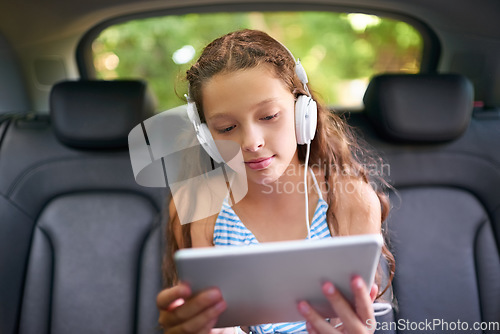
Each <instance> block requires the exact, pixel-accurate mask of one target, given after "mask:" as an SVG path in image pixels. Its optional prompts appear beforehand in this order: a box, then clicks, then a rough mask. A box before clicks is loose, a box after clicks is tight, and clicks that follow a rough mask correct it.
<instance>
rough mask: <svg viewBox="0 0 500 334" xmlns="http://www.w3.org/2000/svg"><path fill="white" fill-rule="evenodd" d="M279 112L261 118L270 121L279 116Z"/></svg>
mask: <svg viewBox="0 0 500 334" xmlns="http://www.w3.org/2000/svg"><path fill="white" fill-rule="evenodd" d="M278 114H279V113H276V114H274V115H269V116H266V117H264V118H261V120H264V121H270V120H272V119H273V118H275V117H277V116H278Z"/></svg>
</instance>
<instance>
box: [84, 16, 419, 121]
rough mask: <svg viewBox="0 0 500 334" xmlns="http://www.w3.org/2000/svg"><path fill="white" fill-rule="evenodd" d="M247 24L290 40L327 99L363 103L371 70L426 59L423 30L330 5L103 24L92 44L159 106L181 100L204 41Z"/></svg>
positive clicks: (106, 75) (97, 61)
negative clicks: (332, 8)
mask: <svg viewBox="0 0 500 334" xmlns="http://www.w3.org/2000/svg"><path fill="white" fill-rule="evenodd" d="M242 28H251V29H260V30H263V31H266V32H267V33H269V34H270V35H271V36H273V37H275V38H277V39H278V40H280V41H281V42H282V43H283V44H285V45H286V46H287V47H288V48H289V49H290V50H291V51H292V52H293V53H294V55H295V56H296V57H299V58H300V59H301V61H302V63H303V64H304V67H305V68H306V70H307V73H308V76H309V78H310V80H311V83H312V88H313V90H314V91H315V92H316V93H317V94H318V95H319V96H320V97H321V98H322V99H323V100H324V101H325V102H327V103H328V104H330V105H348V106H349V105H351V106H355V105H359V104H360V103H361V94H362V92H363V91H364V88H365V87H366V84H367V83H368V80H369V78H370V77H371V76H373V75H375V74H377V73H382V72H407V73H416V72H418V70H419V66H420V61H421V54H422V47H423V45H422V38H421V37H420V35H419V33H418V32H417V31H416V30H415V29H414V28H413V27H411V26H410V25H408V24H406V23H404V22H401V21H396V20H392V19H386V18H378V17H375V16H371V15H363V14H348V13H333V12H276V13H274V12H273V13H267V12H266V13H260V12H250V13H217V14H188V15H182V16H165V17H157V18H148V19H139V20H133V21H129V22H126V23H123V24H119V25H115V26H112V27H109V28H107V29H105V30H104V31H103V32H102V33H101V34H100V35H99V36H98V38H97V39H96V40H95V41H94V43H93V45H92V48H93V54H94V65H95V68H96V73H97V76H98V78H102V79H116V78H142V79H144V80H146V81H147V82H148V83H149V85H150V87H151V88H152V90H153V91H154V93H155V95H156V96H157V98H158V102H159V103H158V107H159V108H158V109H159V111H161V110H165V109H168V108H171V107H174V106H177V105H179V104H182V103H184V101H183V99H182V98H181V97H182V95H183V94H184V93H185V92H186V90H187V84H186V82H185V80H184V76H185V72H186V70H187V69H188V68H189V67H190V65H191V64H192V63H193V62H194V61H195V59H196V58H197V57H198V56H199V54H200V52H201V50H202V48H203V47H204V46H205V45H206V44H207V43H209V42H210V41H212V40H213V39H215V38H217V37H219V36H221V35H223V34H225V33H227V32H230V31H233V30H237V29H242ZM176 51H177V52H176ZM174 54H176V55H177V56H178V57H177V58H176V61H174V57H173V56H174Z"/></svg>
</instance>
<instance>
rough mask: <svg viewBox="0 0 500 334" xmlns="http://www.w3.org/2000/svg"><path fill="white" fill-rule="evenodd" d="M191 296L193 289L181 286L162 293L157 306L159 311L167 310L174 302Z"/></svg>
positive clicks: (157, 300) (157, 299)
mask: <svg viewBox="0 0 500 334" xmlns="http://www.w3.org/2000/svg"><path fill="white" fill-rule="evenodd" d="M189 296H191V289H190V288H189V286H187V285H186V284H179V285H177V286H174V287H173V288H170V289H165V290H163V291H161V292H160V293H159V294H158V296H157V297H156V305H157V306H158V308H159V309H163V310H166V309H168V307H169V306H170V304H172V303H173V302H174V301H176V300H178V299H185V298H188V297H189Z"/></svg>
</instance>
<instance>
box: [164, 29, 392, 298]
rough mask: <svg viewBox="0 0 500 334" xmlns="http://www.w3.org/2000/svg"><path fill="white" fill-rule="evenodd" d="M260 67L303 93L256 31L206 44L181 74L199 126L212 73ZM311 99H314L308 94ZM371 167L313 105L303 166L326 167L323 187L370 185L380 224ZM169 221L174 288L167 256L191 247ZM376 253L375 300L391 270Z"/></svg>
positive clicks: (275, 47) (350, 135) (277, 48)
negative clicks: (380, 274) (313, 123)
mask: <svg viewBox="0 0 500 334" xmlns="http://www.w3.org/2000/svg"><path fill="white" fill-rule="evenodd" d="M262 64H268V65H271V66H270V67H271V68H272V69H273V71H274V74H275V75H276V76H277V77H278V78H280V79H281V80H283V82H284V83H285V85H286V86H287V87H288V88H289V89H290V92H291V93H293V94H294V95H295V97H297V96H298V95H301V94H308V93H307V92H306V91H305V89H304V87H303V84H302V83H301V82H300V80H299V78H298V77H297V75H296V74H295V60H294V59H293V57H292V55H291V54H290V52H289V51H288V50H287V49H286V48H285V47H284V46H283V45H282V44H281V43H280V42H278V41H276V40H275V39H273V38H272V37H270V36H269V35H268V34H266V33H264V32H262V31H257V30H248V29H246V30H240V31H236V32H232V33H229V34H227V35H224V36H222V37H220V38H218V39H216V40H214V41H213V42H211V43H210V44H208V45H207V46H206V47H205V49H204V50H203V52H202V54H201V56H200V58H199V59H198V61H197V62H196V63H195V64H194V65H193V66H192V67H191V68H190V69H189V70H188V71H187V80H188V81H189V87H190V89H189V91H190V92H189V94H190V98H191V99H192V100H193V101H194V102H195V103H196V105H197V108H198V112H199V114H200V119H201V120H202V122H203V121H204V112H203V104H202V89H203V84H204V83H205V82H207V81H208V80H209V79H210V78H212V77H213V76H214V75H216V74H221V73H232V72H235V71H239V70H243V69H250V68H254V67H256V66H259V65H262ZM312 95H313V98H315V96H314V94H312ZM315 100H316V98H315ZM316 101H317V100H316ZM297 147H298V156H299V160H300V161H301V162H302V163H304V161H305V155H306V148H305V145H299V146H297ZM374 162H375V164H374ZM376 162H377V161H376V160H375V159H374V158H372V157H371V154H368V152H367V150H366V149H364V148H362V147H361V145H360V143H359V141H358V140H357V139H356V136H355V135H354V132H353V130H352V129H351V128H350V127H349V126H348V125H347V124H346V123H345V121H344V120H343V119H342V118H341V117H340V116H339V115H337V114H335V113H333V112H331V111H330V110H329V109H327V108H326V107H325V106H324V105H323V104H321V103H318V126H317V132H316V135H315V137H314V139H313V141H312V142H311V152H310V161H309V165H312V164H319V166H323V167H325V166H327V168H323V169H324V178H325V179H324V181H325V184H327V185H333V184H336V181H338V180H339V178H341V177H345V176H347V177H349V178H355V179H357V180H363V181H364V182H367V183H369V184H371V185H372V187H373V188H374V190H375V191H376V193H377V196H378V198H379V200H380V204H381V206H382V216H381V221H382V222H383V221H385V219H386V218H387V216H388V214H389V209H390V205H389V200H388V196H387V195H386V194H385V193H384V189H383V187H380V185H387V183H386V182H385V181H384V179H383V177H381V176H380V175H379V173H373V167H374V166H377V165H379V164H380V163H376ZM379 170H380V169H379ZM338 191H339V190H338V189H335V187H333V188H332V189H331V191H329V192H328V197H327V203H328V204H329V207H328V211H327V221H328V225H329V228H330V231H331V232H332V235H336V234H338V233H337V232H338V230H339V226H338V222H337V219H336V217H335V212H334V209H335V208H336V205H337V200H338V198H339V196H337V195H336V193H337V192H338ZM170 208H171V211H172V210H175V208H173V205H172V204H171V203H170ZM175 219H176V217H175V212H171V214H170V219H169V223H168V227H167V245H168V250H167V254H166V256H165V262H164V268H163V273H164V278H165V281H166V283H167V285H172V284H174V282H175V281H176V279H177V277H176V270H175V266H174V262H173V259H172V258H173V253H174V252H175V251H176V250H178V249H179V248H186V247H191V236H190V224H186V225H183V226H182V227H180V228H181V235H182V240H180V242H178V240H177V239H176V238H175V235H174V234H175V233H174V229H175V228H177V229H178V228H179V226H177V227H176V226H174V224H175ZM177 224H178V221H177ZM177 232H178V230H177ZM178 235H179V233H178ZM382 252H383V255H384V257H385V258H386V260H387V262H388V264H389V280H388V281H389V283H388V284H387V286H386V287H385V289H384V291H382V292H381V293H380V294H379V296H380V295H382V294H383V293H384V292H385V291H386V290H387V288H388V287H389V286H390V284H391V283H390V282H391V281H392V277H393V275H394V269H395V261H394V257H393V256H392V254H391V252H390V251H389V249H388V248H387V246H386V245H384V246H383V250H382Z"/></svg>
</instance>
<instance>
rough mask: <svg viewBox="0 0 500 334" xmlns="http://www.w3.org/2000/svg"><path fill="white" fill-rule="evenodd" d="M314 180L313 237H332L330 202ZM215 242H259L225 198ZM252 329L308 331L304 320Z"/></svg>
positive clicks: (260, 332) (267, 333) (263, 333)
mask: <svg viewBox="0 0 500 334" xmlns="http://www.w3.org/2000/svg"><path fill="white" fill-rule="evenodd" d="M313 175H314V174H313ZM314 181H315V184H316V188H317V191H318V194H319V195H320V198H319V200H318V204H317V206H316V211H315V212H314V216H313V219H312V223H311V239H324V238H330V237H331V234H330V230H329V228H328V223H327V220H326V211H327V209H328V204H327V203H326V202H325V201H324V200H323V198H322V197H321V193H320V192H319V187H318V185H317V182H316V180H314ZM213 242H214V245H215V246H245V245H251V244H258V243H259V241H258V240H257V239H256V238H255V236H254V235H253V233H252V232H251V231H250V230H249V229H248V228H247V227H246V226H245V225H244V224H243V223H242V222H241V220H240V218H239V217H238V216H237V215H236V213H235V212H234V210H233V209H232V208H231V207H230V206H229V203H228V201H227V199H226V200H224V202H223V204H222V210H221V212H220V213H219V216H218V217H217V220H216V222H215V229H214V237H213ZM250 330H251V332H252V333H258V334H270V333H307V329H306V323H305V322H304V321H299V322H284V323H276V324H264V325H258V326H251V327H250Z"/></svg>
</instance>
